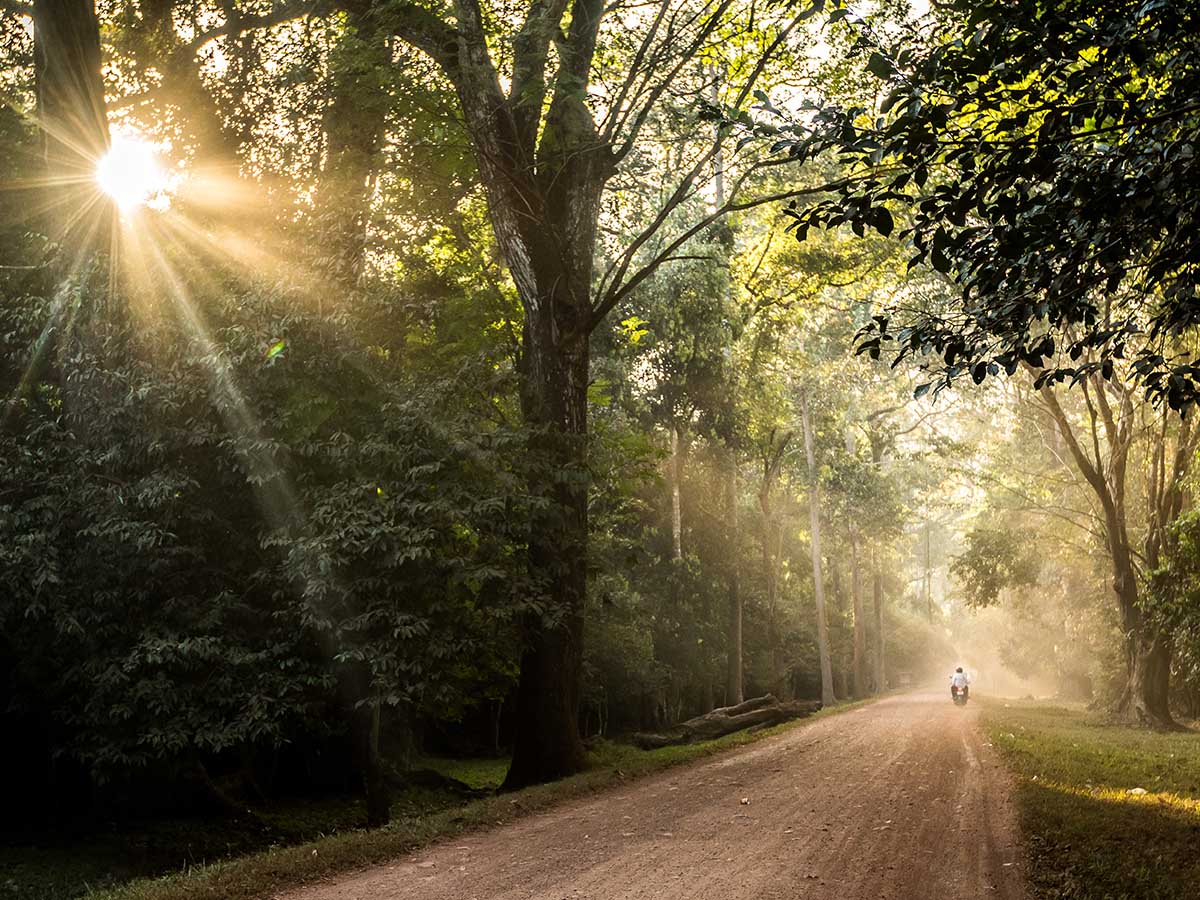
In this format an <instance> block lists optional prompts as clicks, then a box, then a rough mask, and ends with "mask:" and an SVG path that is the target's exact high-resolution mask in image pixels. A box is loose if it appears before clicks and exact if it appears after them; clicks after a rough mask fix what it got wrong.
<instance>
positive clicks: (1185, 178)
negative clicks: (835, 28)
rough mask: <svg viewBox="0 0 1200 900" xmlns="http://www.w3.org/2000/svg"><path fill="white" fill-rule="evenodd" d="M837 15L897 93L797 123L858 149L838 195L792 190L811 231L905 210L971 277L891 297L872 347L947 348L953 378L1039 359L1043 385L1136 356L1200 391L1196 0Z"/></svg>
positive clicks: (911, 224) (950, 265) (942, 259)
mask: <svg viewBox="0 0 1200 900" xmlns="http://www.w3.org/2000/svg"><path fill="white" fill-rule="evenodd" d="M834 16H835V18H839V19H846V20H847V21H850V22H852V23H853V25H854V27H855V28H856V29H857V30H858V32H859V39H858V41H857V42H856V43H855V45H854V47H853V48H852V52H853V53H855V54H859V55H861V56H865V57H866V62H865V64H866V67H867V69H868V70H869V71H870V72H871V73H872V74H873V75H874V76H875V77H876V78H877V79H878V80H879V83H880V87H881V88H882V89H883V90H885V91H886V96H885V97H884V99H883V100H882V102H881V103H880V104H879V106H878V109H877V110H872V109H870V108H868V107H867V106H862V105H859V106H853V105H851V106H838V105H831V106H827V107H824V108H821V109H820V110H818V111H817V112H816V113H815V114H814V115H813V117H812V120H811V124H806V125H804V126H797V127H796V128H795V129H794V130H795V131H797V132H799V133H800V135H801V136H800V137H798V138H796V139H787V140H784V141H782V142H781V143H782V144H783V145H784V146H785V147H786V148H787V151H788V153H789V154H790V155H791V156H793V157H796V158H799V159H809V158H812V157H814V156H816V155H818V154H821V153H824V152H827V151H835V152H837V153H838V154H839V158H840V159H842V160H844V161H845V162H846V163H848V164H849V165H850V166H851V170H850V174H849V176H848V177H846V178H845V179H844V180H843V181H842V182H841V183H840V184H839V185H837V189H836V191H835V192H834V193H833V194H832V196H829V197H827V198H825V199H823V200H820V201H819V202H817V203H815V204H812V205H809V206H804V205H802V204H800V203H796V204H794V205H793V207H792V208H791V209H790V210H789V213H790V215H791V216H792V217H793V226H792V227H793V228H794V230H795V233H796V236H797V237H799V238H800V239H802V240H803V239H804V237H805V236H806V235H807V233H808V231H809V228H810V227H811V226H820V227H836V226H839V225H843V224H848V225H850V226H852V228H853V229H854V231H855V232H856V233H858V234H862V233H863V232H864V230H865V229H868V228H873V229H875V230H877V231H879V232H880V233H881V234H888V233H890V232H891V231H892V230H893V227H894V222H895V221H896V218H897V216H898V217H899V218H900V229H899V231H898V234H899V236H900V237H903V238H907V239H908V240H909V241H911V242H912V245H913V247H914V251H915V252H914V254H913V257H912V264H914V265H915V264H917V263H925V264H928V265H929V266H931V267H932V268H933V269H935V270H936V271H937V272H940V273H944V274H945V276H946V277H947V278H948V279H950V280H951V281H952V282H953V283H954V285H955V286H956V288H957V291H958V296H957V297H956V299H955V300H954V302H952V303H949V304H947V305H945V306H935V307H932V308H923V309H916V310H912V309H909V310H906V311H905V312H904V313H903V314H896V315H893V314H887V313H885V314H882V315H880V316H878V317H877V318H876V319H875V320H874V322H873V323H871V324H870V325H869V326H868V327H867V328H866V329H864V331H863V333H862V336H861V338H862V339H861V343H860V350H862V351H865V352H869V353H870V354H871V355H872V356H875V357H878V356H879V354H880V352H881V351H882V350H883V349H885V348H889V347H890V348H893V349H894V351H895V358H896V359H897V360H898V361H899V360H903V359H909V358H913V359H917V360H922V359H923V358H924V357H925V356H926V355H927V354H930V353H933V354H936V355H937V356H938V357H940V360H939V361H940V364H941V367H940V368H939V369H938V370H937V378H936V379H935V382H934V383H935V384H937V385H938V386H940V387H945V386H948V385H950V384H951V383H953V382H954V381H955V380H956V379H959V378H964V377H966V376H969V377H970V378H971V379H972V380H973V381H975V382H976V383H979V382H981V381H983V380H984V379H985V378H986V377H988V376H995V375H998V374H999V373H1000V372H1001V371H1003V372H1005V373H1007V374H1009V375H1011V374H1013V373H1014V372H1016V371H1017V369H1018V368H1020V367H1021V366H1023V365H1027V366H1030V367H1032V368H1033V369H1035V370H1041V371H1040V374H1039V375H1038V378H1037V384H1039V385H1041V384H1046V383H1054V382H1059V381H1064V380H1070V381H1073V382H1075V381H1079V380H1080V379H1081V378H1083V377H1086V376H1087V375H1089V374H1091V373H1096V372H1098V373H1101V374H1102V375H1103V377H1105V378H1110V377H1112V375H1113V366H1114V360H1119V359H1125V358H1127V359H1129V360H1130V364H1131V366H1132V368H1133V370H1134V372H1135V373H1136V375H1137V377H1138V378H1139V379H1140V380H1141V381H1142V383H1143V384H1144V385H1145V387H1146V390H1147V392H1148V393H1149V394H1152V395H1154V396H1156V397H1161V398H1162V399H1164V400H1165V401H1166V402H1167V403H1169V404H1170V405H1171V407H1172V408H1175V409H1179V408H1181V407H1183V406H1185V405H1187V404H1190V403H1191V402H1193V401H1194V400H1195V398H1196V389H1197V384H1198V378H1200V369H1198V368H1196V366H1195V364H1194V363H1193V362H1192V361H1191V357H1190V356H1189V355H1188V354H1187V352H1186V351H1187V349H1188V347H1187V345H1186V342H1185V343H1182V344H1181V343H1180V336H1181V335H1182V334H1183V333H1185V332H1186V331H1187V329H1188V328H1189V327H1190V326H1192V325H1193V324H1195V322H1196V309H1197V308H1198V306H1197V286H1198V278H1200V274H1198V272H1200V269H1198V268H1197V256H1196V245H1195V241H1194V240H1193V236H1194V234H1195V231H1196V229H1197V227H1198V226H1200V218H1198V217H1200V210H1198V195H1197V192H1196V189H1195V185H1196V184H1198V183H1200V179H1198V178H1197V174H1198V173H1197V147H1196V134H1197V127H1198V123H1200V107H1198V106H1197V104H1196V99H1195V98H1196V96H1197V93H1198V90H1200V88H1198V85H1200V51H1198V50H1197V47H1196V43H1195V40H1194V35H1195V31H1196V27H1197V20H1196V11H1195V9H1194V8H1192V7H1191V6H1189V5H1186V4H1183V5H1180V4H1170V3H1164V2H1158V0H1149V2H1144V0H1126V2H1119V3H1107V2H1105V3H1097V2H1089V0H1081V2H1072V3H1067V4H1044V3H1040V2H1036V0H1027V2H1016V3H1008V2H983V3H974V2H969V3H968V2H951V3H946V4H939V5H938V6H937V7H936V9H935V10H934V11H933V12H932V13H931V14H930V16H929V18H928V19H927V20H925V21H922V22H920V23H912V24H911V25H910V26H909V27H907V28H905V29H904V30H903V31H902V32H901V33H900V34H899V35H898V36H896V37H892V36H889V35H888V34H886V33H879V32H877V31H876V30H875V29H873V28H872V27H871V25H870V24H869V23H868V22H866V21H863V20H860V19H856V18H854V17H853V16H851V15H850V14H849V13H848V9H847V8H841V9H839V10H838V11H837V12H836V13H835V14H834ZM925 389H926V390H927V389H928V388H925Z"/></svg>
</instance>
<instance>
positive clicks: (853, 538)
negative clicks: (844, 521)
mask: <svg viewBox="0 0 1200 900" xmlns="http://www.w3.org/2000/svg"><path fill="white" fill-rule="evenodd" d="M850 597H851V600H852V602H853V605H854V664H853V671H854V696H855V697H865V696H866V695H867V617H866V613H865V612H864V611H863V592H862V571H861V568H860V566H859V561H858V530H857V529H856V528H855V527H854V525H851V526H850Z"/></svg>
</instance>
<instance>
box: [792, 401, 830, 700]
mask: <svg viewBox="0 0 1200 900" xmlns="http://www.w3.org/2000/svg"><path fill="white" fill-rule="evenodd" d="M800 422H801V427H802V428H803V430H804V455H805V458H806V459H807V461H808V512H809V519H810V522H811V526H812V561H813V596H814V597H815V599H816V610H817V652H818V654H819V656H820V663H821V702H822V703H824V704H825V705H826V706H829V705H831V704H833V703H834V702H835V701H836V699H837V698H836V697H835V696H834V692H833V665H832V662H831V660H830V654H829V625H828V623H827V621H826V617H825V583H824V582H825V579H824V576H823V574H822V571H821V482H820V476H819V474H818V472H817V461H816V454H815V453H814V450H813V446H814V444H813V428H812V415H811V413H810V411H809V404H808V395H807V394H804V393H802V394H801V395H800Z"/></svg>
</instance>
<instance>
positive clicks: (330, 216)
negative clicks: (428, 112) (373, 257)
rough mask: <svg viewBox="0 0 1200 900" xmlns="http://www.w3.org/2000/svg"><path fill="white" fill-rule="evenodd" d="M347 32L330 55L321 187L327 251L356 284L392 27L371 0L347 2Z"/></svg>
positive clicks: (342, 275)
mask: <svg viewBox="0 0 1200 900" xmlns="http://www.w3.org/2000/svg"><path fill="white" fill-rule="evenodd" d="M345 10H346V31H345V32H344V33H343V35H342V38H341V40H340V41H339V43H338V46H337V48H336V49H335V50H334V52H333V54H332V58H331V63H330V66H331V69H332V77H331V82H332V86H331V89H330V93H331V98H330V99H331V102H330V104H329V107H328V108H327V109H326V111H325V120H324V130H325V140H326V147H325V162H324V166H323V168H322V172H321V185H320V188H319V190H318V192H317V202H316V206H317V216H318V220H319V221H321V223H322V226H323V227H322V229H321V230H322V232H323V238H324V246H323V248H322V254H323V255H328V258H329V259H330V265H329V269H330V274H331V275H332V277H333V279H334V280H335V281H337V282H341V283H348V284H354V283H356V282H357V281H358V280H359V278H360V277H361V276H362V271H363V263H364V260H365V257H366V245H367V226H368V219H369V215H370V210H371V191H372V186H373V184H374V177H375V172H376V168H377V164H378V157H379V145H380V143H381V142H382V138H383V130H384V125H385V123H386V121H387V112H388V107H389V105H390V100H391V98H390V97H389V95H388V93H387V91H386V90H384V89H383V87H382V86H381V85H380V84H379V83H378V78H379V73H380V72H385V71H387V67H388V65H389V64H390V62H391V58H392V47H391V41H390V38H389V35H388V33H387V31H386V30H385V29H384V28H382V27H381V26H380V24H379V22H378V21H377V16H376V15H375V14H374V13H373V12H372V11H371V4H370V3H369V2H368V0H356V2H352V3H348V4H346V5H345Z"/></svg>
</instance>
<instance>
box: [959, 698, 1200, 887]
mask: <svg viewBox="0 0 1200 900" xmlns="http://www.w3.org/2000/svg"><path fill="white" fill-rule="evenodd" d="M983 707H984V708H983V723H984V726H985V727H986V729H987V731H988V733H989V735H990V737H991V741H992V744H993V746H994V747H996V748H997V750H999V752H1000V754H1001V756H1002V757H1003V759H1004V760H1005V762H1006V763H1007V764H1008V766H1009V768H1010V769H1011V770H1012V771H1013V773H1014V774H1015V775H1016V777H1017V800H1018V803H1019V806H1020V810H1021V828H1022V831H1023V833H1024V837H1025V843H1026V846H1027V847H1028V850H1029V855H1030V877H1031V880H1032V883H1033V888H1034V893H1035V895H1036V896H1037V897H1038V898H1047V900H1049V898H1053V900H1067V898H1069V900H1092V898H1095V900H1101V898H1103V900H1135V898H1136V900H1159V898H1161V900H1174V898H1185V897H1186V898H1196V897H1200V853H1198V852H1197V848H1200V734H1195V733H1191V734H1161V733H1156V732H1150V731H1142V730H1138V729H1133V728H1128V727H1124V726H1117V725H1112V724H1109V723H1106V722H1105V721H1104V720H1103V719H1101V718H1099V717H1098V716H1096V715H1093V714H1089V713H1087V712H1084V711H1082V710H1079V709H1071V708H1065V707H1062V706H1053V705H1049V704H1046V703H1037V702H1015V701H1011V702H1009V703H1002V702H1000V701H995V700H985V701H984V703H983Z"/></svg>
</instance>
